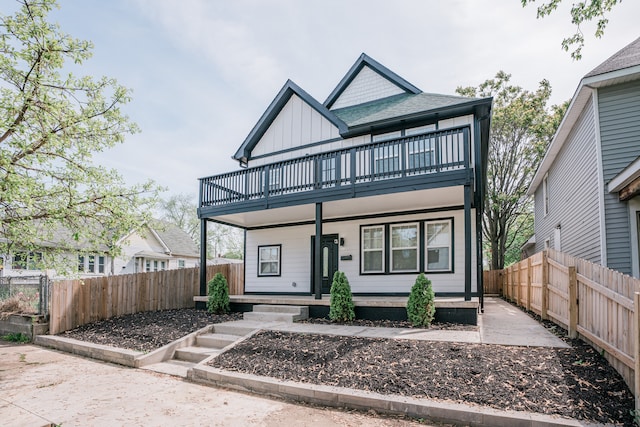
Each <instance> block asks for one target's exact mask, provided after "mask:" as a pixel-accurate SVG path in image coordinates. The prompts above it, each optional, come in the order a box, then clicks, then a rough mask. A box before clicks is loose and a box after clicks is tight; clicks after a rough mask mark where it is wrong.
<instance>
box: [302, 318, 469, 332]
mask: <svg viewBox="0 0 640 427" xmlns="http://www.w3.org/2000/svg"><path fill="white" fill-rule="evenodd" d="M300 323H315V324H321V325H331V324H334V322H332V321H331V320H330V319H327V318H326V317H311V318H309V319H306V320H302V321H301V322H300ZM340 324H341V325H346V326H366V327H382V328H414V326H413V324H412V323H411V322H409V321H407V320H384V319H380V320H367V319H354V320H352V321H350V322H342V323H340ZM429 329H434V330H447V331H477V330H478V327H477V326H475V325H463V324H461V323H446V322H442V323H438V322H436V323H432V324H431V326H430V327H429Z"/></svg>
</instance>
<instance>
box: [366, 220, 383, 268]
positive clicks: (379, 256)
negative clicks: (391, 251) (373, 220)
mask: <svg viewBox="0 0 640 427" xmlns="http://www.w3.org/2000/svg"><path fill="white" fill-rule="evenodd" d="M361 232H362V257H361V258H362V272H363V273H384V270H385V268H384V226H382V225H376V226H372V227H362V231H361Z"/></svg>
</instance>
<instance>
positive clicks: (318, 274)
mask: <svg viewBox="0 0 640 427" xmlns="http://www.w3.org/2000/svg"><path fill="white" fill-rule="evenodd" d="M321 252H322V203H316V238H315V240H314V256H313V272H314V274H313V286H314V290H315V293H316V299H322V253H321Z"/></svg>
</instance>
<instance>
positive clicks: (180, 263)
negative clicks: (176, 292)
mask: <svg viewBox="0 0 640 427" xmlns="http://www.w3.org/2000/svg"><path fill="white" fill-rule="evenodd" d="M184 265H185V262H184V260H183V259H179V260H178V268H184Z"/></svg>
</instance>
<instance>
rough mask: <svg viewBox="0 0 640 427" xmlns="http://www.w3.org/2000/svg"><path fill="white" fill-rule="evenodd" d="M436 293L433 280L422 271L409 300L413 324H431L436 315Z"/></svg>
mask: <svg viewBox="0 0 640 427" xmlns="http://www.w3.org/2000/svg"><path fill="white" fill-rule="evenodd" d="M434 299H435V295H434V293H433V287H432V286H431V280H429V279H427V278H426V276H425V275H424V273H420V274H419V275H418V278H417V279H416V282H415V283H414V284H413V287H412V288H411V294H409V301H407V317H408V318H409V321H410V322H411V323H412V324H413V326H419V327H426V328H428V327H429V326H431V322H433V318H434V317H435V315H436V304H435V301H434Z"/></svg>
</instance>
